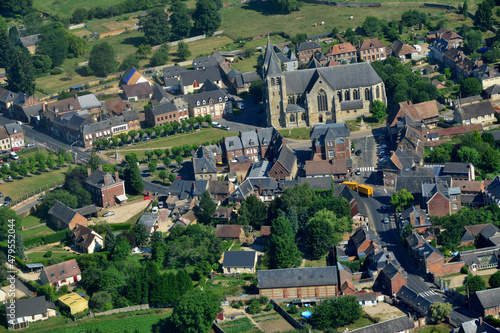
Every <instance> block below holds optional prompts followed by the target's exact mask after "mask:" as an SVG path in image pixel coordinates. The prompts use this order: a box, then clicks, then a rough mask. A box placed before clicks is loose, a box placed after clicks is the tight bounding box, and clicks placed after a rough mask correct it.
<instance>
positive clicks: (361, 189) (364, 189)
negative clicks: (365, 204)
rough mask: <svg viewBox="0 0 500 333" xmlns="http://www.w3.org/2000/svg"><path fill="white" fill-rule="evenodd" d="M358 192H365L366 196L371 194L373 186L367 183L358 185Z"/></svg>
mask: <svg viewBox="0 0 500 333" xmlns="http://www.w3.org/2000/svg"><path fill="white" fill-rule="evenodd" d="M358 193H363V194H366V195H367V196H371V195H373V187H371V186H368V185H363V184H360V185H358Z"/></svg>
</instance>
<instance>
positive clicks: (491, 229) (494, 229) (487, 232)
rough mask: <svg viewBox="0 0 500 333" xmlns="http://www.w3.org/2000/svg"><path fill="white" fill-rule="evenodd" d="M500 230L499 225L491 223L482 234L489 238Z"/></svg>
mask: <svg viewBox="0 0 500 333" xmlns="http://www.w3.org/2000/svg"><path fill="white" fill-rule="evenodd" d="M499 232H500V230H498V228H497V227H495V226H494V225H493V224H491V223H489V224H488V225H487V226H486V227H485V228H484V229H483V230H482V231H481V232H480V234H481V236H483V237H484V238H486V239H488V238H490V237H493V236H495V235H496V234H497V233H499Z"/></svg>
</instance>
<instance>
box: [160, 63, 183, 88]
mask: <svg viewBox="0 0 500 333" xmlns="http://www.w3.org/2000/svg"><path fill="white" fill-rule="evenodd" d="M184 72H187V68H186V67H181V66H179V65H174V66H168V67H164V68H163V79H165V78H167V79H170V78H172V77H174V76H179V75H181V73H184ZM165 85H166V84H165Z"/></svg>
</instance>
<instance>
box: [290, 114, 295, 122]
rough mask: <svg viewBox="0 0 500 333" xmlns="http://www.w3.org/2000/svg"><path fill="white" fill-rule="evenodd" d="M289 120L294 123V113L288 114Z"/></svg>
mask: <svg viewBox="0 0 500 333" xmlns="http://www.w3.org/2000/svg"><path fill="white" fill-rule="evenodd" d="M290 121H291V122H292V123H294V122H295V115H294V114H291V115H290Z"/></svg>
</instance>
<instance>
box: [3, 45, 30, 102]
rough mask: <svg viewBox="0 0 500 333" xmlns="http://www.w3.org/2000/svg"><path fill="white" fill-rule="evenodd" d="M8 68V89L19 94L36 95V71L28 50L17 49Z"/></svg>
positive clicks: (12, 54)
mask: <svg viewBox="0 0 500 333" xmlns="http://www.w3.org/2000/svg"><path fill="white" fill-rule="evenodd" d="M10 55H11V56H12V58H11V59H10V60H9V64H8V65H9V66H8V67H7V70H6V72H7V82H8V84H7V89H8V90H10V91H14V92H17V93H25V94H28V95H33V94H34V93H35V87H36V84H35V69H34V67H33V62H32V60H31V55H30V54H29V51H28V49H26V48H22V49H19V50H18V49H16V50H15V51H13V52H12V53H10Z"/></svg>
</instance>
